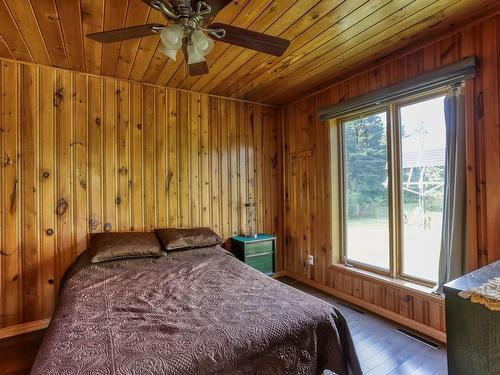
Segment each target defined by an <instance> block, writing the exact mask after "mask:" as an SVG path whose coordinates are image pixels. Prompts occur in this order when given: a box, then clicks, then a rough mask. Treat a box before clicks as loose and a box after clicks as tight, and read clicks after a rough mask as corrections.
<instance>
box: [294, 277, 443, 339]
mask: <svg viewBox="0 0 500 375" xmlns="http://www.w3.org/2000/svg"><path fill="white" fill-rule="evenodd" d="M285 276H288V277H291V278H292V279H295V280H297V281H300V282H303V283H304V284H307V285H309V286H312V287H314V288H316V289H319V290H321V291H323V292H325V293H328V294H330V295H332V296H334V297H337V298H339V299H341V300H344V301H347V302H349V303H351V304H353V305H356V306H359V307H362V308H364V309H366V310H369V311H371V312H373V313H375V314H377V315H380V316H383V317H384V318H387V319H390V320H392V321H394V322H396V323H399V324H402V325H404V326H406V327H408V328H410V329H412V330H414V331H417V332H420V333H422V334H424V335H426V336H428V337H432V338H433V339H435V340H438V341H440V342H442V343H446V333H445V332H443V331H440V330H437V329H435V328H432V327H430V326H428V325H426V324H423V323H420V322H417V321H415V320H413V319H410V318H407V317H405V316H402V315H399V314H397V313H395V312H393V311H390V310H386V309H384V308H383V307H380V306H377V305H373V304H371V303H369V302H366V301H365V300H362V299H359V298H356V297H353V296H351V295H349V294H345V293H343V292H340V291H338V290H336V289H334V288H331V287H329V286H327V285H323V284H320V283H318V282H317V281H314V280H309V279H308V278H306V277H304V276H302V275H298V274H296V273H293V272H289V271H286V273H285Z"/></svg>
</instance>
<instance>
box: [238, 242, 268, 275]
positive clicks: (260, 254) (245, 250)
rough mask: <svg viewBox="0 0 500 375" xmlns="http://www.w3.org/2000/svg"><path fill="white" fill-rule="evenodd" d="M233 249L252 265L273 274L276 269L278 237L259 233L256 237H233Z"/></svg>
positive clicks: (240, 257)
mask: <svg viewBox="0 0 500 375" xmlns="http://www.w3.org/2000/svg"><path fill="white" fill-rule="evenodd" d="M231 251H232V253H233V254H234V256H236V258H238V259H239V260H241V261H242V262H245V263H246V264H248V265H249V266H250V267H253V268H255V269H256V270H258V271H261V272H263V273H265V274H266V275H272V274H273V273H274V272H275V269H276V265H275V263H276V261H275V255H276V237H274V236H270V235H267V234H259V235H258V236H257V237H255V238H251V237H243V236H236V237H232V238H231Z"/></svg>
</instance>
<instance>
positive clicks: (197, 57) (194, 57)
mask: <svg viewBox="0 0 500 375" xmlns="http://www.w3.org/2000/svg"><path fill="white" fill-rule="evenodd" d="M187 53H188V61H187V63H188V64H189V65H191V64H197V63H200V62H203V61H205V57H204V56H203V55H201V54H200V53H198V50H197V49H196V47H195V46H194V44H190V45H188V46H187Z"/></svg>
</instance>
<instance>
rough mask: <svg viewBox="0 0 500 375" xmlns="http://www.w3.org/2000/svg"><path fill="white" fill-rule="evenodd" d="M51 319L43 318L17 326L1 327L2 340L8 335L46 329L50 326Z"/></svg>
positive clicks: (0, 337)
mask: <svg viewBox="0 0 500 375" xmlns="http://www.w3.org/2000/svg"><path fill="white" fill-rule="evenodd" d="M49 323H50V319H42V320H37V321H34V322H29V323H23V324H17V325H15V326H11V327H6V328H1V329H0V340H1V339H5V338H7V337H12V336H17V335H22V334H23V333H29V332H34V331H39V330H41V329H45V328H47V327H48V326H49Z"/></svg>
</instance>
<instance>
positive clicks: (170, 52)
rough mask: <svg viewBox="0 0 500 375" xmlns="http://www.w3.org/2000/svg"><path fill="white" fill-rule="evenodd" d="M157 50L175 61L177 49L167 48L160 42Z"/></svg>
mask: <svg viewBox="0 0 500 375" xmlns="http://www.w3.org/2000/svg"><path fill="white" fill-rule="evenodd" d="M159 50H160V51H161V52H162V53H163V54H165V55H167V56H168V57H170V58H171V59H172V60H174V61H177V52H178V51H179V50H178V49H168V48H167V47H165V45H164V44H163V42H162V43H160V47H159Z"/></svg>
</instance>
